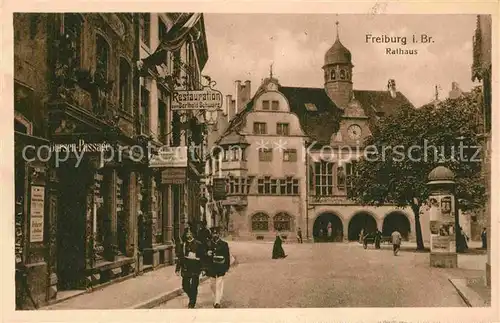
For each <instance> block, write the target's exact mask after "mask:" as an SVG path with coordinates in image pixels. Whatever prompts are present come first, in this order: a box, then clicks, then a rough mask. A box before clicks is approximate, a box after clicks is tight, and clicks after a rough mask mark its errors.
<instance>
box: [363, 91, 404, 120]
mask: <svg viewBox="0 0 500 323" xmlns="http://www.w3.org/2000/svg"><path fill="white" fill-rule="evenodd" d="M353 92H354V97H355V98H356V100H358V101H359V102H360V103H361V105H362V106H363V108H364V109H365V113H366V114H367V115H368V116H370V115H371V114H372V113H371V112H370V111H369V110H371V111H375V112H376V113H377V115H379V116H383V115H390V114H392V113H394V112H395V111H396V110H397V109H398V108H400V107H401V106H403V105H410V106H412V107H413V105H412V104H411V102H410V101H409V100H408V99H407V98H406V96H404V95H403V93H401V92H396V97H395V98H393V97H392V96H391V93H390V92H389V91H364V90H354V91H353Z"/></svg>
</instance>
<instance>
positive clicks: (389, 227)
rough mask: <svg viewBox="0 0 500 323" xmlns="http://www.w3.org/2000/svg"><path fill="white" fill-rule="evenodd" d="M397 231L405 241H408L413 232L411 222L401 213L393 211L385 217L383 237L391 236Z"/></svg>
mask: <svg viewBox="0 0 500 323" xmlns="http://www.w3.org/2000/svg"><path fill="white" fill-rule="evenodd" d="M396 230H397V231H399V233H401V236H403V239H404V240H406V241H408V239H409V236H410V232H411V225H410V220H408V217H407V216H406V215H405V214H404V213H403V212H401V211H393V212H390V213H389V214H387V215H386V216H385V218H384V224H383V225H382V235H383V236H390V235H391V234H392V233H393V232H394V231H396Z"/></svg>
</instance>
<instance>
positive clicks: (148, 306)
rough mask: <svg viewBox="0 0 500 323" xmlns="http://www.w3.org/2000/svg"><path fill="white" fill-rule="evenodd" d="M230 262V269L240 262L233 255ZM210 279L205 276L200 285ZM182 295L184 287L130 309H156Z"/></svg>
mask: <svg viewBox="0 0 500 323" xmlns="http://www.w3.org/2000/svg"><path fill="white" fill-rule="evenodd" d="M230 261H231V264H230V268H234V267H235V266H236V265H237V264H238V262H237V261H236V258H235V257H234V256H232V255H231V260H230ZM208 278H209V277H207V276H204V277H203V278H201V279H200V284H201V283H203V282H205V281H207V280H208ZM182 293H184V291H183V290H182V287H178V288H176V289H174V290H170V291H168V292H166V293H163V294H160V295H158V296H155V297H153V298H151V299H149V300H147V301H145V302H142V303H139V304H136V305H134V306H132V307H130V309H151V308H153V307H156V306H158V305H160V304H163V303H166V302H168V301H170V300H172V299H174V298H176V297H179V296H181V295H182Z"/></svg>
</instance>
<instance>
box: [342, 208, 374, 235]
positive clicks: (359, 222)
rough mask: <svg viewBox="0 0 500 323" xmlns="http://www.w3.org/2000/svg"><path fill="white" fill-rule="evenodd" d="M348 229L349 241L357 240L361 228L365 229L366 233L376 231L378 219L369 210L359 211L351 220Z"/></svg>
mask: <svg viewBox="0 0 500 323" xmlns="http://www.w3.org/2000/svg"><path fill="white" fill-rule="evenodd" d="M348 230H349V232H348V235H347V238H348V239H349V241H357V240H359V234H360V232H361V230H364V233H365V234H366V233H370V232H375V231H376V230H377V221H376V220H375V218H374V217H373V216H372V215H371V214H370V213H368V212H358V213H356V214H354V216H353V217H352V218H351V220H350V221H349V229H348Z"/></svg>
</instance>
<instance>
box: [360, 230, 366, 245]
mask: <svg viewBox="0 0 500 323" xmlns="http://www.w3.org/2000/svg"><path fill="white" fill-rule="evenodd" d="M364 238H365V229H361V232H360V233H359V243H363V239H364Z"/></svg>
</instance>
